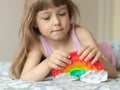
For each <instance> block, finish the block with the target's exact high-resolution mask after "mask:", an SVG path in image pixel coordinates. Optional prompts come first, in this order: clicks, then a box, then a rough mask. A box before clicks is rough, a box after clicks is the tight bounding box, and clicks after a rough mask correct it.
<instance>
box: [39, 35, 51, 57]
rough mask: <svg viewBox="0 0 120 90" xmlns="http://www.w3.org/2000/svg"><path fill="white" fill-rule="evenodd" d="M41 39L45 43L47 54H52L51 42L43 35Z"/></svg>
mask: <svg viewBox="0 0 120 90" xmlns="http://www.w3.org/2000/svg"><path fill="white" fill-rule="evenodd" d="M40 41H41V43H42V45H43V48H44V51H45V54H46V55H45V56H46V57H48V56H50V55H51V53H52V52H53V48H52V47H51V46H50V44H49V42H48V41H47V40H46V38H45V37H44V36H42V35H40Z"/></svg>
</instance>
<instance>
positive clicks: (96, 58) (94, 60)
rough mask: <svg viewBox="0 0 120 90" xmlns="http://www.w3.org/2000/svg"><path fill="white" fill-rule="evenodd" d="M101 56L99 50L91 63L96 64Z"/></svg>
mask: <svg viewBox="0 0 120 90" xmlns="http://www.w3.org/2000/svg"><path fill="white" fill-rule="evenodd" d="M100 57H101V52H98V53H97V54H96V56H95V57H94V59H93V60H92V62H91V64H94V63H95V62H96V61H97V60H99V59H100Z"/></svg>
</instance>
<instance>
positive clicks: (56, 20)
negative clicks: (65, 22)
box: [53, 15, 60, 26]
mask: <svg viewBox="0 0 120 90" xmlns="http://www.w3.org/2000/svg"><path fill="white" fill-rule="evenodd" d="M53 24H54V25H55V26H57V25H60V18H59V17H58V16H57V15H56V16H54V19H53Z"/></svg>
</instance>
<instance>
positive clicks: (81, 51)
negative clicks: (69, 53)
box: [77, 46, 88, 55]
mask: <svg viewBox="0 0 120 90" xmlns="http://www.w3.org/2000/svg"><path fill="white" fill-rule="evenodd" d="M87 48H88V46H84V47H82V48H81V49H80V51H78V52H77V54H78V55H81V54H82V53H83V52H84V51H85V50H86V49H87Z"/></svg>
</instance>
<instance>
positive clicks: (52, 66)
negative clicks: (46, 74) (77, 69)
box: [49, 62, 62, 70]
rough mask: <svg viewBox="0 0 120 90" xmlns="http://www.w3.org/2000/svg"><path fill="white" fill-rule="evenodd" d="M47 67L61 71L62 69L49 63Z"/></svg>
mask: <svg viewBox="0 0 120 90" xmlns="http://www.w3.org/2000/svg"><path fill="white" fill-rule="evenodd" d="M49 66H50V67H51V68H54V69H57V70H61V69H62V67H60V66H58V65H57V64H54V63H51V62H50V63H49Z"/></svg>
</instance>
